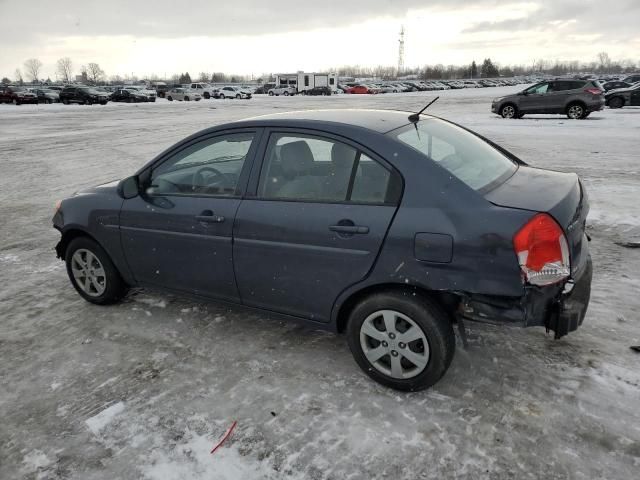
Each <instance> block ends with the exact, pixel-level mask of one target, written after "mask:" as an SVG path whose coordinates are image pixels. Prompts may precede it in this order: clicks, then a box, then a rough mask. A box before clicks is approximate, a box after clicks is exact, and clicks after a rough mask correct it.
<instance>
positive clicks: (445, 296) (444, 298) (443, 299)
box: [335, 283, 461, 333]
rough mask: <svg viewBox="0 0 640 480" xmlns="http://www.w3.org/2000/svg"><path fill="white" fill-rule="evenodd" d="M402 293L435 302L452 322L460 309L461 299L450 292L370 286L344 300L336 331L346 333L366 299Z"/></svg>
mask: <svg viewBox="0 0 640 480" xmlns="http://www.w3.org/2000/svg"><path fill="white" fill-rule="evenodd" d="M389 292H394V293H400V294H402V295H405V296H407V297H413V296H420V297H421V298H426V299H428V300H430V301H432V302H435V303H436V304H437V305H438V306H440V307H441V308H442V309H443V310H444V311H445V312H446V313H447V314H448V315H449V317H450V320H451V321H453V319H454V312H455V310H456V309H457V308H458V304H459V303H460V300H461V297H459V296H458V295H456V294H454V293H450V292H439V291H434V290H429V289H428V288H424V287H421V286H417V285H406V284H399V283H383V284H376V285H369V286H367V287H365V288H362V289H360V290H357V291H356V292H353V293H352V294H351V295H349V297H347V299H346V300H344V301H343V302H342V303H341V304H340V306H339V307H338V312H337V314H336V318H335V327H336V331H337V332H339V333H344V332H346V329H347V324H348V323H349V317H350V315H351V312H353V310H354V308H355V307H356V306H357V305H358V304H359V303H360V302H362V301H363V300H365V299H366V298H368V297H370V296H372V295H375V294H378V293H389Z"/></svg>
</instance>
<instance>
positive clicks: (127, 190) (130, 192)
mask: <svg viewBox="0 0 640 480" xmlns="http://www.w3.org/2000/svg"><path fill="white" fill-rule="evenodd" d="M139 194H140V183H139V182H138V176H137V175H133V176H132V177H127V178H125V179H124V180H120V183H118V195H119V196H120V198H122V199H124V200H128V199H130V198H135V197H137V196H138V195H139Z"/></svg>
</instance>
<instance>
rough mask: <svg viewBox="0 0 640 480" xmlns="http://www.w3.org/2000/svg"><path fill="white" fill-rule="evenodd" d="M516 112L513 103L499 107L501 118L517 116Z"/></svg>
mask: <svg viewBox="0 0 640 480" xmlns="http://www.w3.org/2000/svg"><path fill="white" fill-rule="evenodd" d="M517 115H518V112H517V110H516V107H515V106H514V105H511V104H510V103H507V104H506V105H504V106H503V107H502V108H501V109H500V116H501V117H502V118H517Z"/></svg>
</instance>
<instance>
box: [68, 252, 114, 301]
mask: <svg viewBox="0 0 640 480" xmlns="http://www.w3.org/2000/svg"><path fill="white" fill-rule="evenodd" d="M71 272H72V274H73V278H74V280H75V281H76V284H77V285H78V287H79V288H80V289H81V290H82V291H83V292H84V293H86V294H87V295H89V296H90V297H99V296H100V295H102V294H103V293H104V291H105V289H106V288H107V277H106V273H105V270H104V267H103V266H102V263H101V262H100V260H99V259H98V257H96V256H95V255H94V254H93V253H92V252H91V251H89V250H87V249H85V248H79V249H78V250H76V251H75V252H74V254H73V257H71Z"/></svg>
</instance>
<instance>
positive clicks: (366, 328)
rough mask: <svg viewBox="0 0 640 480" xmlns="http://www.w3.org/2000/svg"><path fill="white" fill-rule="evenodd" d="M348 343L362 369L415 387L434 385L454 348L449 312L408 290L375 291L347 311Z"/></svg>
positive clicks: (394, 383)
mask: <svg viewBox="0 0 640 480" xmlns="http://www.w3.org/2000/svg"><path fill="white" fill-rule="evenodd" d="M347 337H348V342H349V348H350V349H351V352H352V354H353V356H354V358H355V360H356V362H357V363H358V365H359V366H360V368H361V369H362V370H363V371H364V372H365V373H366V374H367V375H369V377H371V378H372V379H373V380H375V381H376V382H378V383H381V384H382V385H385V386H387V387H391V388H395V389H397V390H405V391H416V390H422V389H424V388H428V387H430V386H432V385H434V384H435V383H436V382H437V381H438V380H440V378H442V376H443V375H444V373H445V372H446V371H447V369H448V368H449V365H450V364H451V361H452V359H453V354H454V351H455V335H454V333H453V327H452V325H451V322H450V320H449V317H448V315H447V314H446V313H445V312H444V311H443V310H442V309H441V308H440V307H439V306H438V305H437V304H436V303H434V302H432V301H431V300H429V299H428V298H425V297H422V296H418V295H415V296H414V295H412V293H411V292H387V293H378V294H374V295H371V296H370V297H367V298H365V299H364V300H363V301H362V302H361V303H359V304H358V305H357V306H356V307H355V308H354V310H353V311H352V312H351V315H350V317H349V324H348V326H347Z"/></svg>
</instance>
